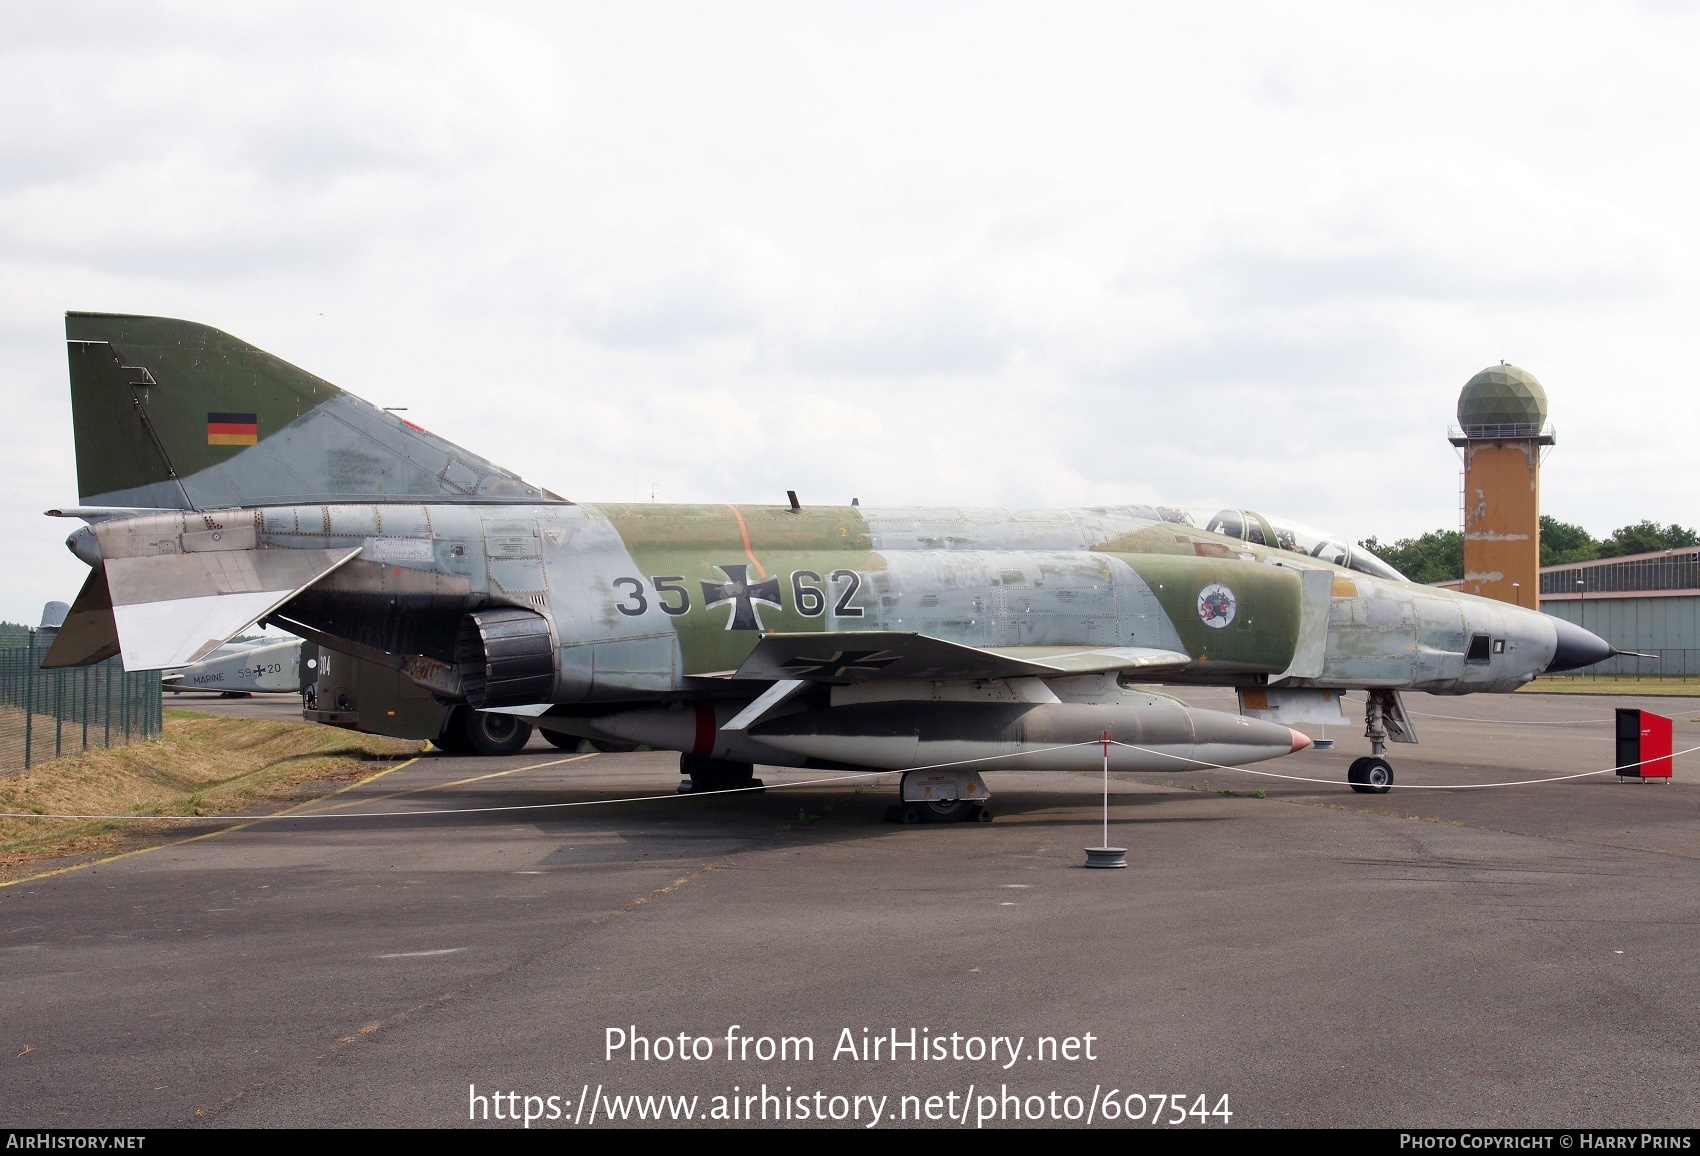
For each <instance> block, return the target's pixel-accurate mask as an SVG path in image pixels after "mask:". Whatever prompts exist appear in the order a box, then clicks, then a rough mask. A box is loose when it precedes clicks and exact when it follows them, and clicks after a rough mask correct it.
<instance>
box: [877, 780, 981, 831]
mask: <svg viewBox="0 0 1700 1156" xmlns="http://www.w3.org/2000/svg"><path fill="white" fill-rule="evenodd" d="M898 797H899V798H900V799H902V802H899V803H893V804H892V805H891V806H889V807H887V808H886V809H885V821H886V822H888V823H990V822H991V821H992V812H991V808H989V807H987V806H986V803H987V802H988V801H989V800H990V799H991V793H990V792H988V791H987V790H986V783H985V780H984V779H982V778H980V776H979V775H978V774H977V773H975V772H973V771H967V772H963V771H909V772H907V773H906V774H904V776H903V782H902V784H901V785H900V786H899V787H898Z"/></svg>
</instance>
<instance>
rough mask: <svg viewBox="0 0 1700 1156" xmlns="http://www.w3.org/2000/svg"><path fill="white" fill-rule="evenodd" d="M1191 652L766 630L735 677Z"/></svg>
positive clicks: (984, 666) (991, 668)
mask: <svg viewBox="0 0 1700 1156" xmlns="http://www.w3.org/2000/svg"><path fill="white" fill-rule="evenodd" d="M1191 663H1192V658H1191V657H1190V656H1188V655H1185V654H1181V653H1180V652H1178V651H1173V650H1156V649H1152V648H1149V647H1140V646H1106V647H1080V646H998V647H977V646H964V645H962V644H961V643H957V642H947V641H945V640H944V639H942V638H932V637H929V636H928V635H925V634H916V633H911V632H905V631H890V630H877V631H876V630H870V631H835V632H826V633H814V634H769V635H767V636H766V637H764V638H763V639H762V640H761V641H760V642H758V643H757V644H756V647H755V649H754V650H753V651H751V652H750V656H749V657H748V658H746V659H745V660H744V662H743V665H741V666H740V667H738V669H737V670H736V671H735V672H733V673H732V675H731V677H733V678H738V679H759V680H761V681H765V682H780V681H792V680H800V681H803V682H824V683H832V684H837V685H848V684H852V683H859V682H870V681H876V680H879V681H898V682H939V681H946V680H955V679H992V678H1058V677H1061V676H1064V675H1071V674H1102V673H1109V672H1116V673H1121V672H1130V671H1143V670H1175V669H1179V668H1181V667H1184V666H1188V665H1190V664H1191Z"/></svg>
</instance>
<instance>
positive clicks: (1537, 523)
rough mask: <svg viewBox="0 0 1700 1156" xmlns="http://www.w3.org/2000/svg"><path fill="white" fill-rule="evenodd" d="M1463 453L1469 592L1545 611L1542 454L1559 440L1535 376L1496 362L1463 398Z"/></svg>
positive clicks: (1457, 433)
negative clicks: (1542, 597) (1542, 593)
mask: <svg viewBox="0 0 1700 1156" xmlns="http://www.w3.org/2000/svg"><path fill="white" fill-rule="evenodd" d="M1458 426H1459V428H1458V429H1457V430H1454V431H1453V432H1452V436H1451V439H1450V440H1451V442H1452V444H1453V445H1455V446H1457V447H1459V448H1460V449H1461V450H1463V452H1464V591H1465V592H1466V593H1468V594H1479V595H1481V596H1482V597H1484V598H1497V599H1499V600H1500V601H1501V602H1515V603H1517V604H1518V605H1521V606H1526V607H1529V608H1530V609H1537V610H1538V609H1539V608H1540V588H1541V587H1540V574H1541V451H1542V449H1543V448H1544V447H1546V446H1550V445H1552V444H1553V443H1554V442H1555V441H1556V440H1557V436H1556V435H1555V434H1554V432H1553V428H1552V426H1551V425H1549V424H1548V423H1547V394H1546V390H1544V389H1542V388H1541V383H1540V382H1538V381H1536V380H1535V375H1534V374H1532V373H1530V372H1528V371H1527V370H1523V369H1518V368H1517V367H1516V366H1515V365H1507V364H1505V363H1504V362H1503V361H1502V362H1500V363H1499V364H1498V365H1490V366H1488V368H1486V369H1484V370H1482V371H1481V372H1480V373H1478V374H1476V376H1474V377H1472V378H1471V379H1470V380H1469V382H1467V383H1466V384H1465V386H1464V392H1462V393H1461V394H1459V395H1458Z"/></svg>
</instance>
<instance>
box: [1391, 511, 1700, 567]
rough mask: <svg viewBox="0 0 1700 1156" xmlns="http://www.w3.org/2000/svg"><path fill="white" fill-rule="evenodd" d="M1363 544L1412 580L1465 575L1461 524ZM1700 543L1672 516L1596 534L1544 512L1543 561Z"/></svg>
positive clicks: (1549, 563) (1557, 562) (1699, 538)
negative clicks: (1667, 520) (1665, 521)
mask: <svg viewBox="0 0 1700 1156" xmlns="http://www.w3.org/2000/svg"><path fill="white" fill-rule="evenodd" d="M1358 545H1360V546H1362V547H1363V548H1364V549H1366V550H1368V551H1369V552H1370V553H1372V554H1374V555H1375V556H1376V557H1378V558H1380V559H1382V560H1383V561H1385V562H1386V563H1387V564H1388V565H1390V566H1392V567H1393V568H1394V569H1395V570H1398V571H1399V572H1400V573H1401V574H1403V575H1405V577H1407V578H1409V579H1410V580H1411V581H1413V582H1446V581H1449V580H1451V579H1455V578H1462V577H1463V576H1464V536H1463V535H1462V534H1460V533H1459V532H1458V531H1457V530H1431V531H1429V532H1428V533H1427V534H1424V535H1422V537H1420V538H1400V539H1399V540H1398V541H1397V542H1381V541H1379V540H1377V539H1375V538H1365V539H1364V540H1363V541H1362V542H1359V543H1358ZM1697 545H1700V534H1696V533H1695V532H1694V531H1693V530H1692V529H1690V528H1689V527H1687V526H1679V525H1677V524H1676V523H1675V522H1672V523H1671V524H1670V525H1668V526H1660V525H1658V524H1656V523H1654V522H1647V521H1642V522H1636V523H1635V524H1634V525H1631V526H1619V527H1618V528H1617V529H1615V530H1613V531H1612V532H1611V533H1610V534H1609V535H1608V536H1606V537H1604V538H1596V537H1594V536H1593V535H1592V534H1590V533H1588V531H1586V530H1584V529H1583V528H1582V527H1581V526H1577V525H1574V524H1572V523H1570V522H1560V521H1559V520H1558V519H1557V518H1554V517H1551V516H1549V515H1547V514H1542V515H1541V565H1542V566H1562V565H1564V564H1565V563H1566V562H1587V561H1591V560H1592V559H1595V558H1620V557H1622V556H1623V555H1625V554H1647V553H1651V552H1652V551H1654V550H1675V549H1679V548H1681V547H1683V546H1697Z"/></svg>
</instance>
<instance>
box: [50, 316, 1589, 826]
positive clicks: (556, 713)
mask: <svg viewBox="0 0 1700 1156" xmlns="http://www.w3.org/2000/svg"><path fill="white" fill-rule="evenodd" d="M65 324H66V337H67V339H68V345H69V359H70V379H71V399H72V412H73V420H74V425H75V433H76V452H77V482H78V489H79V493H80V497H81V502H82V505H80V506H78V507H75V508H69V509H65V510H61V511H51V512H52V513H55V514H60V515H63V516H72V517H79V518H82V519H83V520H84V521H86V522H87V523H88V525H87V526H85V527H83V528H80V529H78V530H77V531H76V532H75V533H73V534H72V535H71V536H70V538H69V540H68V542H67V544H68V545H69V547H70V548H71V550H72V551H73V552H74V553H75V554H76V555H77V556H78V557H79V558H81V559H83V560H84V561H85V562H87V563H88V564H89V565H90V566H91V567H92V573H91V574H90V575H89V578H88V580H87V582H86V584H85V585H84V586H83V589H82V591H81V593H80V594H79V595H78V597H77V600H76V602H75V604H74V606H73V607H72V611H71V614H70V616H69V617H68V619H67V621H66V623H65V626H64V628H63V629H62V630H61V632H60V635H59V638H58V640H57V642H56V644H55V645H54V648H53V650H52V652H51V653H50V655H49V658H48V663H49V664H50V665H54V666H66V665H77V664H83V663H89V662H93V661H96V660H98V659H101V658H104V657H107V656H109V655H111V654H114V653H121V654H122V655H123V661H124V665H125V667H126V669H129V670H137V669H153V668H162V667H171V666H180V665H183V664H186V663H190V662H195V661H197V660H199V659H201V658H202V657H204V656H205V655H207V654H209V653H211V652H212V651H214V650H215V649H216V648H217V647H218V646H219V645H220V644H222V643H223V642H225V641H226V640H227V639H229V638H230V637H232V636H233V635H235V634H237V633H238V632H239V631H241V630H243V629H245V628H246V627H248V626H250V625H251V624H253V623H255V622H257V621H263V622H268V623H271V624H275V625H277V626H280V627H282V628H283V629H285V630H288V631H291V632H293V633H295V634H298V635H300V636H301V637H303V638H306V639H309V640H312V641H314V642H317V643H320V644H322V645H326V646H329V647H331V648H333V649H335V650H338V651H341V652H344V653H346V654H350V655H353V656H355V657H357V658H359V659H361V660H364V661H369V662H377V663H382V664H385V665H387V666H389V667H391V668H393V669H394V670H396V671H398V672H400V674H401V675H404V676H405V677H407V678H408V679H411V680H412V681H413V682H415V683H417V684H419V685H421V686H423V687H426V688H428V689H429V690H430V691H431V692H432V693H433V694H434V695H436V696H437V697H438V699H439V700H440V701H442V702H444V703H445V704H463V705H464V709H462V710H460V711H459V712H457V713H458V714H459V715H461V716H462V717H483V718H490V717H492V716H491V715H490V714H488V713H486V714H483V715H474V714H473V712H474V711H479V712H498V713H497V715H496V716H495V717H496V719H497V721H499V722H501V723H502V724H503V725H506V726H507V727H508V729H509V732H510V733H517V734H518V735H519V736H520V739H521V741H522V742H523V738H524V737H525V736H526V735H528V734H529V733H530V725H536V726H539V727H542V728H543V729H544V730H545V731H546V732H548V733H550V734H551V735H552V736H554V737H556V738H557V739H559V738H560V737H561V736H577V737H578V738H581V739H588V740H590V741H591V742H593V743H596V744H600V745H603V746H612V745H614V744H647V745H649V746H651V747H654V748H659V749H665V750H674V751H678V752H680V753H681V756H682V758H681V770H682V773H684V774H685V775H688V776H689V778H690V781H691V786H692V788H693V789H725V788H728V787H735V786H739V785H744V784H749V783H752V782H753V781H754V780H753V779H752V777H751V775H752V769H753V764H758V763H764V764H768V765H776V766H789V767H820V768H834V769H844V770H852V771H855V770H865V771H893V770H906V771H909V774H908V775H906V776H905V780H904V784H903V787H902V797H903V798H904V799H905V800H906V801H908V802H910V803H911V804H914V803H915V802H916V801H924V802H925V803H929V804H931V805H930V807H926V808H922V807H917V806H913V805H912V806H911V807H910V809H909V811H908V814H909V815H911V816H913V815H914V814H916V813H928V812H934V813H937V814H940V815H944V814H949V813H952V812H956V813H978V812H980V811H981V809H982V808H981V807H980V806H979V800H981V799H983V798H984V795H985V784H984V782H983V780H981V779H980V778H979V775H978V772H981V771H991V770H1063V771H1067V770H1096V769H1098V768H1099V766H1100V765H1101V760H1102V758H1103V757H1104V755H1103V754H1102V753H1101V752H1100V748H1099V746H1098V742H1097V740H1098V739H1099V737H1100V735H1101V734H1103V732H1106V731H1107V732H1109V733H1110V734H1111V735H1112V736H1113V738H1114V745H1106V746H1105V748H1104V750H1105V751H1107V755H1108V759H1109V765H1110V767H1111V768H1112V769H1115V770H1118V771H1179V770H1192V769H1198V768H1200V767H1208V766H1214V765H1230V766H1231V765H1239V764H1243V763H1249V762H1254V761H1257V760H1261V759H1269V758H1275V757H1277V756H1280V755H1286V754H1289V753H1291V752H1294V751H1297V750H1301V749H1303V748H1304V747H1306V746H1309V745H1310V741H1311V740H1310V739H1308V738H1306V737H1305V736H1304V735H1303V734H1300V733H1299V732H1298V731H1295V730H1292V729H1291V728H1290V727H1289V726H1288V725H1287V724H1288V723H1291V722H1318V721H1320V722H1327V721H1329V720H1330V719H1332V720H1334V721H1336V722H1339V721H1341V720H1342V715H1341V713H1340V694H1341V692H1342V691H1345V690H1351V689H1356V690H1365V691H1367V692H1368V703H1367V707H1366V724H1367V725H1366V729H1365V734H1366V737H1367V738H1368V739H1369V740H1370V754H1369V755H1367V756H1366V757H1364V758H1361V759H1359V760H1357V762H1355V763H1354V764H1353V766H1352V769H1351V771H1350V774H1349V776H1348V777H1349V780H1350V782H1351V784H1352V785H1353V786H1354V787H1356V788H1357V789H1359V790H1365V791H1382V790H1386V789H1387V787H1388V785H1389V784H1391V782H1392V779H1393V772H1392V768H1391V767H1390V766H1389V765H1388V763H1387V761H1386V759H1385V758H1384V757H1383V756H1384V753H1385V750H1384V744H1385V743H1386V742H1387V741H1415V737H1416V736H1415V732H1414V730H1413V728H1412V726H1411V723H1410V719H1409V718H1408V716H1407V715H1406V713H1405V710H1404V708H1403V706H1402V704H1401V702H1400V698H1399V692H1400V690H1402V689H1420V690H1427V691H1435V692H1439V693H1444V694H1466V693H1470V692H1474V691H1509V690H1513V689H1515V688H1516V687H1518V686H1520V685H1522V684H1523V683H1525V682H1527V681H1528V680H1530V679H1532V678H1534V677H1535V676H1536V675H1537V674H1540V673H1542V672H1543V671H1553V670H1568V669H1572V668H1575V667H1579V666H1584V665H1587V664H1589V663H1593V662H1597V661H1599V660H1600V659H1602V658H1605V657H1606V656H1608V655H1609V654H1610V653H1611V647H1610V646H1608V645H1607V644H1606V643H1605V642H1603V641H1602V640H1600V639H1599V638H1596V637H1595V636H1594V635H1592V634H1589V633H1588V632H1586V631H1584V630H1581V629H1579V628H1577V627H1575V626H1572V625H1570V624H1568V623H1565V622H1562V621H1560V620H1558V619H1555V618H1552V617H1549V616H1547V615H1544V614H1540V613H1537V612H1535V611H1532V610H1525V609H1521V608H1519V607H1515V606H1508V605H1505V604H1503V603H1499V602H1493V601H1487V600H1484V599H1481V598H1474V597H1470V596H1468V595H1464V594H1458V593H1453V592H1450V591H1446V590H1439V589H1434V588H1431V587H1427V586H1419V585H1414V584H1413V583H1411V582H1409V581H1407V580H1406V579H1405V578H1403V577H1402V576H1401V575H1400V574H1399V573H1397V572H1396V571H1394V570H1393V569H1392V568H1391V567H1389V566H1387V565H1386V564H1385V563H1384V562H1382V561H1381V560H1380V559H1378V558H1375V557H1374V556H1372V555H1370V554H1368V553H1366V552H1365V551H1363V550H1361V549H1359V548H1357V547H1348V546H1347V545H1345V544H1342V543H1340V542H1337V541H1333V540H1330V539H1329V538H1328V537H1327V536H1326V535H1322V534H1316V533H1312V532H1308V531H1306V530H1305V529H1304V528H1302V527H1297V526H1292V525H1289V524H1287V523H1284V522H1282V521H1280V520H1278V519H1271V518H1266V517H1264V516H1262V515H1259V514H1256V513H1252V512H1249V511H1240V510H1224V511H1220V512H1216V513H1214V514H1210V513H1206V514H1204V515H1202V516H1198V515H1194V514H1189V513H1187V512H1184V511H1180V510H1173V509H1168V508H1153V507H1150V506H1093V507H1087V508H1082V509H1073V510H1001V509H966V508H954V507H952V508H938V509H931V508H907V507H901V508H885V509H877V508H869V507H861V506H858V505H857V504H856V503H854V502H852V503H851V505H849V506H808V507H803V506H800V505H799V504H798V503H797V501H796V499H795V497H794V496H793V497H792V499H791V503H790V505H788V506H734V505H713V506H709V505H703V506H676V505H655V504H632V505H594V506H592V505H584V504H580V503H577V502H570V501H567V500H565V499H562V498H559V497H557V496H556V495H554V494H552V493H550V492H548V491H547V490H544V489H540V488H539V487H537V486H534V485H532V484H530V483H528V482H526V481H524V480H523V479H521V478H520V477H518V476H517V475H515V474H513V473H511V472H510V471H508V470H505V469H503V468H501V467H500V466H497V465H495V464H493V463H491V462H489V461H486V460H485V459H483V458H480V457H478V456H476V455H474V454H471V453H468V452H467V451H465V450H463V449H461V448H460V447H458V446H455V445H453V444H451V443H449V442H447V441H445V440H444V439H442V438H440V437H437V436H435V435H434V434H431V433H428V432H426V431H425V430H423V429H420V428H419V427H418V426H415V425H413V424H412V423H410V422H407V421H405V420H403V419H401V418H399V417H397V416H396V415H394V414H393V413H389V412H386V411H384V410H380V409H377V408H375V407H374V406H372V405H370V404H368V403H366V402H364V401H362V400H360V399H359V398H356V397H354V396H353V395H351V394H348V393H345V392H344V391H342V390H340V389H338V388H337V387H335V386H333V385H331V384H330V383H329V382H326V381H322V380H320V379H319V378H317V377H314V376H313V375H311V374H309V373H306V372H304V371H302V370H299V369H297V368H295V367H294V366H292V365H289V364H287V363H285V362H283V361H280V360H278V359H277V358H275V357H273V356H271V355H270V354H268V353H265V352H263V351H261V350H259V349H256V348H254V347H253V346H251V345H248V344H247V343H245V342H242V341H240V340H237V339H236V338H234V337H231V336H230V335H228V334H225V333H221V332H219V331H218V330H215V329H210V328H208V327H206V326H203V325H197V324H193V323H190V322H185V321H175V320H169V319H165V318H157V317H133V316H118V315H109V314H95V313H71V314H68V315H67V317H66V323H65ZM1151 683H1166V684H1175V685H1192V686H1197V685H1214V686H1230V687H1234V688H1236V689H1237V690H1238V691H1239V693H1240V706H1241V710H1240V713H1239V714H1229V713H1226V712H1222V711H1212V710H1202V709H1198V708H1194V707H1188V706H1186V705H1183V704H1182V703H1181V702H1179V701H1178V700H1176V699H1174V698H1172V697H1169V696H1167V695H1163V694H1160V693H1156V692H1153V691H1152V690H1149V689H1146V687H1145V685H1144V684H1151ZM504 715H505V716H506V718H503V717H502V716H504ZM451 717H454V716H453V715H451ZM510 720H511V721H510ZM523 720H529V724H530V725H528V724H527V723H526V722H525V721H523ZM479 733H487V732H479ZM917 769H919V770H917Z"/></svg>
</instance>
